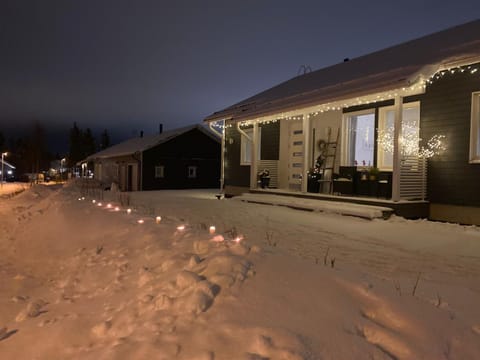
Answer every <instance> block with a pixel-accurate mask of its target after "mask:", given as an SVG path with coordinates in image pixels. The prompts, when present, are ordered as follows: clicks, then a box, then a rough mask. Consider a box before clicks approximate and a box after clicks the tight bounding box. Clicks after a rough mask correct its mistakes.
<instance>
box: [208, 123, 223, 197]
mask: <svg viewBox="0 0 480 360" xmlns="http://www.w3.org/2000/svg"><path fill="white" fill-rule="evenodd" d="M208 127H209V128H210V130H212V131H213V132H214V133H216V134H218V136H220V137H221V138H222V149H221V152H222V153H221V155H220V156H221V160H220V193H223V187H224V183H225V120H223V126H222V132H220V131H218V130H217V129H215V128H214V127H213V123H212V122H209V123H208Z"/></svg>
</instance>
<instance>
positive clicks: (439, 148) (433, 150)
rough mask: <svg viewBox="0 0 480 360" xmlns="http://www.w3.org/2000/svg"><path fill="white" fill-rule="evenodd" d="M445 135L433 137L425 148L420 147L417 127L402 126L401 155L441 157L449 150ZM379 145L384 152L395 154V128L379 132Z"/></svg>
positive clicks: (427, 157)
mask: <svg viewBox="0 0 480 360" xmlns="http://www.w3.org/2000/svg"><path fill="white" fill-rule="evenodd" d="M445 138H446V136H445V135H433V136H432V137H431V138H430V139H429V140H428V141H427V143H426V145H425V146H421V147H420V146H419V142H420V141H421V140H422V139H421V138H419V136H418V134H417V128H416V127H415V125H407V126H405V124H404V126H402V136H401V137H400V139H399V144H400V153H401V154H402V155H403V156H418V157H420V158H425V159H429V158H431V157H433V156H435V155H440V154H441V153H442V152H443V151H445V150H446V149H447V147H446V144H445ZM377 144H378V146H379V147H380V149H382V150H383V151H385V152H387V153H390V154H393V128H392V127H389V128H388V129H387V130H379V131H378V139H377Z"/></svg>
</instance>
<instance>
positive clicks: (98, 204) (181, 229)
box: [78, 196, 242, 243]
mask: <svg viewBox="0 0 480 360" xmlns="http://www.w3.org/2000/svg"><path fill="white" fill-rule="evenodd" d="M78 200H80V201H82V200H85V197H84V196H82V197H80V198H78ZM92 204H94V205H96V206H99V207H101V206H103V203H101V202H97V200H95V199H93V200H92ZM106 208H107V209H112V208H113V210H114V211H120V207H118V206H115V207H113V205H112V204H110V203H108V204H107V205H106ZM131 213H132V209H131V208H128V209H127V214H131ZM161 221H162V217H161V216H156V217H155V222H156V223H157V224H159V223H160V222H161ZM137 223H138V224H143V223H145V220H143V219H138V220H137ZM185 229H186V226H185V225H179V226H177V230H179V231H183V230H185ZM208 232H209V233H210V234H212V235H213V234H215V232H216V228H215V226H214V225H211V226H210V227H209V228H208ZM220 238H221V240H220ZM241 240H242V237H241V236H237V237H236V238H235V239H234V240H233V241H235V242H237V243H238V242H240V241H241ZM214 241H224V238H223V236H222V235H217V236H215V238H214Z"/></svg>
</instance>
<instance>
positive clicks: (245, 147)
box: [240, 127, 262, 165]
mask: <svg viewBox="0 0 480 360" xmlns="http://www.w3.org/2000/svg"><path fill="white" fill-rule="evenodd" d="M242 130H243V131H244V132H245V134H247V135H248V136H249V137H250V138H251V139H253V128H248V129H242ZM261 142H262V128H261V127H259V128H258V144H257V160H260V159H261V155H260V149H261V146H260V145H261ZM251 154H252V141H250V140H248V139H247V138H246V137H245V136H244V135H240V165H251V164H252V158H251Z"/></svg>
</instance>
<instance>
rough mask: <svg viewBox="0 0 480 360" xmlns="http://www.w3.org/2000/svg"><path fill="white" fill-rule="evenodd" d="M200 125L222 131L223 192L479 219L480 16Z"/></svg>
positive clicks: (305, 78)
mask: <svg viewBox="0 0 480 360" xmlns="http://www.w3.org/2000/svg"><path fill="white" fill-rule="evenodd" d="M205 121H207V122H209V123H210V125H211V126H216V125H218V126H220V127H223V129H224V131H223V146H222V148H223V149H224V161H223V164H222V166H223V168H222V174H223V177H222V180H223V184H224V192H225V194H226V196H228V195H236V194H239V193H242V192H244V191H254V192H255V191H262V192H267V193H282V194H288V195H292V196H303V197H314V198H318V199H319V200H322V199H323V200H324V199H328V200H334V201H348V202H357V203H366V204H372V203H376V204H379V203H380V204H382V205H383V206H390V207H392V208H393V209H394V210H395V211H396V212H397V213H398V214H400V215H403V216H407V217H429V218H431V219H435V220H445V221H454V222H460V223H467V224H480V191H478V184H479V183H480V20H476V21H472V22H469V23H466V24H463V25H460V26H456V27H453V28H450V29H447V30H444V31H440V32H437V33H434V34H431V35H427V36H424V37H422V38H419V39H415V40H412V41H409V42H406V43H403V44H400V45H396V46H392V47H389V48H387V49H384V50H380V51H377V52H374V53H372V54H368V55H365V56H361V57H358V58H354V59H350V60H346V61H344V62H341V63H339V64H336V65H333V66H330V67H327V68H323V69H320V70H317V71H312V72H309V73H306V74H303V75H299V76H297V77H295V78H292V79H290V80H288V81H285V82H283V83H281V84H279V85H277V86H274V87H272V88H270V89H267V90H265V91H263V92H261V93H259V94H254V95H253V96H251V97H249V98H248V99H246V100H244V101H241V102H239V103H237V104H234V105H232V106H229V107H227V108H225V109H222V110H219V111H217V112H215V113H213V114H212V115H210V116H208V117H207V118H206V119H205ZM265 169H266V170H268V173H269V184H268V188H262V187H261V186H260V185H261V184H264V183H263V182H262V181H261V180H260V179H259V176H260V175H259V174H262V173H264V170H265Z"/></svg>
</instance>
